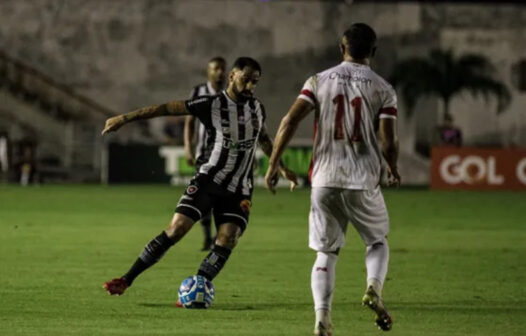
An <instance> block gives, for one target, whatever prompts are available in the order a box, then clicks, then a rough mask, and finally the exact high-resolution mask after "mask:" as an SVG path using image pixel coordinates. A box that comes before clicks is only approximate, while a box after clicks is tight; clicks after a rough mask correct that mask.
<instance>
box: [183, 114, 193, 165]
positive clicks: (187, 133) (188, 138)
mask: <svg viewBox="0 0 526 336" xmlns="http://www.w3.org/2000/svg"><path fill="white" fill-rule="evenodd" d="M194 130H195V117H194V116H192V115H189V116H186V118H185V120H184V152H185V155H186V162H187V163H188V164H189V165H190V166H194V165H195V153H194V141H193V140H194Z"/></svg>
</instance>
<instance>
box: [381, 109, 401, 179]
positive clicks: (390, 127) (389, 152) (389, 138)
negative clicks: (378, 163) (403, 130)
mask: <svg viewBox="0 0 526 336" xmlns="http://www.w3.org/2000/svg"><path fill="white" fill-rule="evenodd" d="M380 143H381V146H382V154H383V156H384V158H385V161H387V165H388V168H389V171H388V174H387V176H388V180H387V185H388V186H391V185H394V186H399V185H400V182H401V178H400V174H399V173H398V166H397V161H398V131H397V126H396V119H391V118H385V119H380Z"/></svg>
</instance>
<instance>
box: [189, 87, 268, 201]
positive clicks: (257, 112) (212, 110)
mask: <svg viewBox="0 0 526 336" xmlns="http://www.w3.org/2000/svg"><path fill="white" fill-rule="evenodd" d="M186 108H187V110H188V111H189V112H190V113H191V114H192V115H194V116H196V117H197V118H199V120H200V121H201V123H203V125H204V126H205V128H206V132H207V134H208V137H209V141H210V142H211V143H212V152H211V154H210V158H209V159H208V161H207V162H206V163H204V164H203V165H201V167H200V169H199V171H198V173H200V174H206V175H208V176H209V177H210V178H211V180H212V181H213V182H214V183H216V184H217V185H219V186H221V187H223V188H225V189H226V190H228V191H230V192H233V193H241V194H243V195H250V194H251V193H252V188H253V187H252V179H253V175H252V173H253V162H254V156H255V153H256V148H257V142H258V137H259V133H260V132H261V129H262V128H263V125H264V122H265V118H266V116H265V109H264V107H263V105H262V104H261V103H260V102H259V101H258V100H257V99H255V98H252V99H249V100H248V101H247V102H245V103H239V104H237V103H235V102H234V101H232V100H231V99H230V98H229V97H228V95H227V94H226V92H225V91H222V92H220V93H219V94H218V95H215V96H209V97H200V98H196V99H190V100H187V101H186Z"/></svg>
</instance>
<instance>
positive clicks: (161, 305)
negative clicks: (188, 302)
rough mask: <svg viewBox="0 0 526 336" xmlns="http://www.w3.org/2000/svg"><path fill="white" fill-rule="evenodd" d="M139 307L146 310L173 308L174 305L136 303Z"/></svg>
mask: <svg viewBox="0 0 526 336" xmlns="http://www.w3.org/2000/svg"><path fill="white" fill-rule="evenodd" d="M138 305H139V306H141V307H147V308H174V307H175V305H174V304H173V303H149V302H141V303H138Z"/></svg>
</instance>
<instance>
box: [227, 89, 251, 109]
mask: <svg viewBox="0 0 526 336" xmlns="http://www.w3.org/2000/svg"><path fill="white" fill-rule="evenodd" d="M221 93H222V94H224V95H225V97H226V99H227V100H228V101H229V102H231V103H232V104H234V105H241V106H245V104H246V102H244V103H236V102H235V101H233V100H232V98H230V96H229V95H228V93H226V90H223V91H221Z"/></svg>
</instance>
